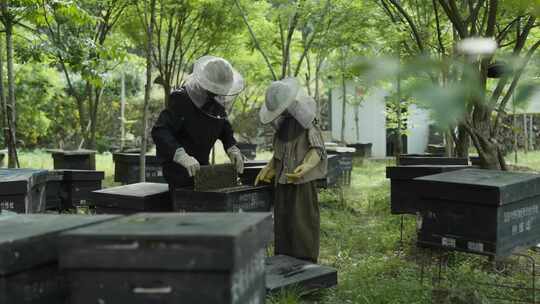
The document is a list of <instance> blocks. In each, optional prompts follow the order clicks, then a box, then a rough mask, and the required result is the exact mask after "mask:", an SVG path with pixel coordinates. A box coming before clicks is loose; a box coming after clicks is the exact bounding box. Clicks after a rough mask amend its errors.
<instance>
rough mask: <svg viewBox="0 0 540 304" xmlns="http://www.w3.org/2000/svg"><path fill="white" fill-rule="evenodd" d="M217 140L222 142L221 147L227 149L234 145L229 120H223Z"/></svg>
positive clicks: (234, 140)
mask: <svg viewBox="0 0 540 304" xmlns="http://www.w3.org/2000/svg"><path fill="white" fill-rule="evenodd" d="M219 140H220V141H221V142H222V143H223V148H225V151H227V150H228V149H229V148H230V147H232V146H234V145H236V139H234V132H233V129H232V125H231V123H230V122H229V120H225V124H224V125H223V130H222V131H221V134H220V135H219Z"/></svg>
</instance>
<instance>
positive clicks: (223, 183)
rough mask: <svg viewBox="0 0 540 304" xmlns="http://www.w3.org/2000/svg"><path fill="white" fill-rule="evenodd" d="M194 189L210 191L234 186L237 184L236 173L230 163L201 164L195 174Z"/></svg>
mask: <svg viewBox="0 0 540 304" xmlns="http://www.w3.org/2000/svg"><path fill="white" fill-rule="evenodd" d="M194 180H195V186H194V190H195V191H210V190H216V189H224V188H230V187H235V186H237V185H238V182H237V180H238V173H237V172H236V168H235V167H234V166H233V165H231V164H224V165H213V166H201V170H200V171H199V172H198V173H197V175H195V178H194Z"/></svg>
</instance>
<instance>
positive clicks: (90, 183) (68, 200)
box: [62, 170, 105, 209]
mask: <svg viewBox="0 0 540 304" xmlns="http://www.w3.org/2000/svg"><path fill="white" fill-rule="evenodd" d="M63 173H64V180H63V195H62V196H63V197H62V202H63V203H62V204H63V205H64V206H63V208H64V209H69V208H73V207H75V206H80V205H85V204H86V203H87V201H88V200H89V199H90V198H91V197H90V195H91V192H92V191H95V190H99V189H101V182H102V181H103V179H104V178H105V173H104V172H103V171H93V170H63Z"/></svg>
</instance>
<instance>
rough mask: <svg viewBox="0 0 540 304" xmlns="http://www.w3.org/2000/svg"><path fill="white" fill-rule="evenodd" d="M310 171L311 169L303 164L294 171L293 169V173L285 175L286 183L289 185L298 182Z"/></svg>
mask: <svg viewBox="0 0 540 304" xmlns="http://www.w3.org/2000/svg"><path fill="white" fill-rule="evenodd" d="M311 169H312V168H311V167H310V166H307V165H305V164H302V165H300V166H298V167H296V169H294V173H288V174H285V175H286V176H287V182H288V183H290V184H294V183H296V182H298V181H299V180H300V179H302V177H304V175H306V173H307V172H308V171H309V170H311Z"/></svg>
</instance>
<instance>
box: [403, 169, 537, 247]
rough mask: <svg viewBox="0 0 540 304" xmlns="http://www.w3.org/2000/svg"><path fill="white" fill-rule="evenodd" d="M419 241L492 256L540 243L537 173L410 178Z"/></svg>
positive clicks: (477, 171) (473, 172) (482, 172)
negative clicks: (416, 199)
mask: <svg viewBox="0 0 540 304" xmlns="http://www.w3.org/2000/svg"><path fill="white" fill-rule="evenodd" d="M413 185H414V189H416V190H418V191H419V195H420V197H421V199H422V206H423V209H424V210H423V211H422V225H421V229H420V231H419V233H418V243H419V244H420V245H424V246H435V247H443V248H447V249H452V250H459V251H465V252H471V253H477V254H483V255H490V256H495V257H504V256H508V255H510V254H511V253H512V252H514V251H515V250H517V249H520V248H528V247H532V246H536V244H538V243H540V222H539V220H538V219H539V215H540V175H537V174H528V173H518V172H507V171H493V170H481V169H465V170H459V171H453V172H447V173H441V174H436V175H430V176H424V177H419V178H416V179H414V181H413Z"/></svg>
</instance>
